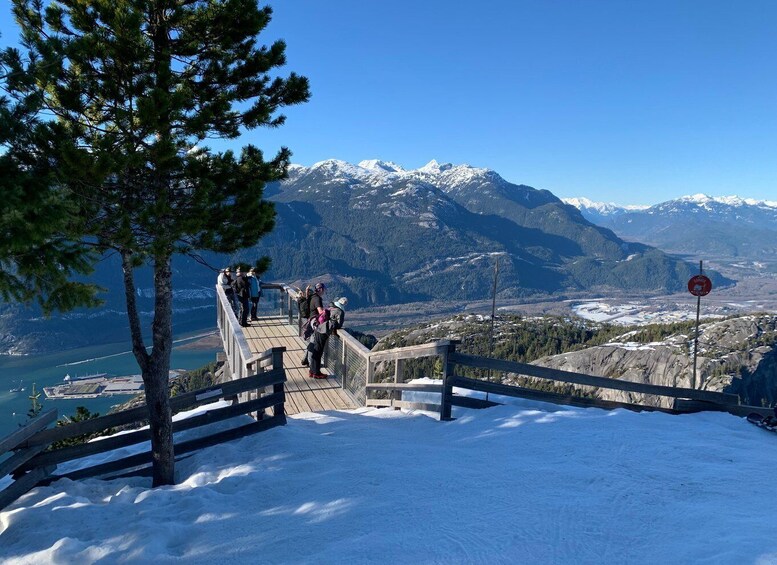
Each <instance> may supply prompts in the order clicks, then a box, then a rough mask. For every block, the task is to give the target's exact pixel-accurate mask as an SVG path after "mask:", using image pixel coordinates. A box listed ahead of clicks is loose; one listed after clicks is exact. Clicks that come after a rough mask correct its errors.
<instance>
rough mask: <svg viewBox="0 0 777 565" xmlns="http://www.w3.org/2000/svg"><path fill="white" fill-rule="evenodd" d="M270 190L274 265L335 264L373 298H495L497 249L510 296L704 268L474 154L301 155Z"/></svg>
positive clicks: (340, 277) (365, 300)
mask: <svg viewBox="0 0 777 565" xmlns="http://www.w3.org/2000/svg"><path fill="white" fill-rule="evenodd" d="M266 196H267V197H268V198H269V199H270V200H272V201H274V202H275V204H276V210H277V213H278V217H277V222H276V229H275V231H274V232H273V233H272V234H270V235H269V236H267V237H266V238H265V239H264V240H263V242H262V244H261V246H260V250H261V251H265V252H267V253H269V254H270V256H271V258H272V260H273V267H272V273H271V276H272V277H274V278H276V279H281V280H282V279H286V280H289V279H292V280H293V279H295V278H303V277H304V278H305V279H309V278H311V277H322V276H331V278H332V281H333V282H334V283H335V284H336V285H339V288H342V290H343V291H346V292H348V293H349V295H350V296H351V297H353V298H355V299H356V301H357V302H356V303H357V304H362V305H364V304H392V303H397V302H403V301H409V300H428V299H434V298H445V297H452V299H453V300H456V301H460V300H473V299H483V298H486V297H488V296H489V294H490V288H491V284H492V276H493V268H494V263H495V260H496V258H499V261H500V289H501V291H500V294H501V295H502V296H505V297H521V296H528V295H532V294H537V293H545V294H547V293H553V292H558V291H564V290H584V289H592V288H610V289H623V290H626V289H628V290H639V291H647V292H649V291H662V292H663V291H667V290H679V289H681V288H682V287H683V285H684V284H685V281H686V280H687V276H688V275H689V273H690V272H691V270H692V267H690V266H689V265H687V264H685V263H682V262H680V261H677V260H676V259H673V258H670V257H668V256H667V255H666V254H664V253H662V252H661V251H659V250H656V249H652V248H650V247H648V246H645V245H641V244H638V243H627V242H624V241H623V240H622V239H620V238H618V237H617V236H616V235H615V234H614V233H612V232H611V231H610V230H608V229H603V228H601V227H598V226H595V225H593V224H592V223H590V222H589V221H587V220H586V219H585V218H584V217H583V216H582V215H581V214H580V213H579V212H578V211H577V210H576V209H574V208H572V207H570V206H567V205H565V204H564V203H563V202H562V201H561V200H560V199H558V198H557V197H556V196H554V195H553V194H552V193H551V192H549V191H547V190H537V189H535V188H532V187H530V186H525V185H516V184H512V183H510V182H508V181H506V180H505V179H503V178H502V177H501V176H500V175H499V174H497V173H496V172H495V171H493V170H490V169H485V168H477V167H472V166H470V165H452V164H450V163H445V164H441V163H438V162H437V161H431V162H429V163H428V164H426V165H424V166H423V167H420V168H418V169H412V170H406V169H404V168H402V167H401V166H399V165H397V164H396V163H392V162H388V161H379V160H368V161H361V162H360V163H358V164H351V163H347V162H344V161H339V160H335V159H330V160H326V161H322V162H320V163H316V164H314V165H312V166H311V167H303V166H299V165H293V166H292V167H291V168H290V170H289V175H288V179H287V180H285V181H283V182H281V183H277V184H275V185H272V186H268V187H267V190H266ZM256 251H258V250H251V251H249V253H255V252H256ZM303 281H304V279H303ZM719 282H724V281H719Z"/></svg>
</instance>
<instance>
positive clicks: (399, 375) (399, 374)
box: [391, 359, 405, 410]
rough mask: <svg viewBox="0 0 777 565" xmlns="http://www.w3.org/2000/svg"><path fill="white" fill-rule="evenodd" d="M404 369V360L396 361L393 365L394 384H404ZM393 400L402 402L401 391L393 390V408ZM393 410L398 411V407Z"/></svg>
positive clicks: (392, 401) (392, 402)
mask: <svg viewBox="0 0 777 565" xmlns="http://www.w3.org/2000/svg"><path fill="white" fill-rule="evenodd" d="M404 368H405V360H404V359H397V360H396V361H395V364H394V384H399V383H402V382H404V378H403V373H404ZM395 400H402V391H401V390H394V391H392V393H391V405H392V406H394V401H395ZM394 410H399V406H394Z"/></svg>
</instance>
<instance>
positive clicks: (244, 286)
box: [233, 267, 251, 328]
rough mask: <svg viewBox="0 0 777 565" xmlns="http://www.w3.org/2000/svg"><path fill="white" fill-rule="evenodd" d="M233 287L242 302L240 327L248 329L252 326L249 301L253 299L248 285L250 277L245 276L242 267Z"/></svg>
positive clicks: (238, 269)
mask: <svg viewBox="0 0 777 565" xmlns="http://www.w3.org/2000/svg"><path fill="white" fill-rule="evenodd" d="M233 287H234V289H235V294H236V295H237V298H238V300H239V301H240V325H241V326H243V327H244V328H247V327H249V326H250V324H249V323H248V301H249V299H250V298H251V289H250V287H249V284H248V277H247V276H245V274H244V273H243V271H242V270H241V269H240V267H238V268H237V276H236V277H235V282H234V284H233Z"/></svg>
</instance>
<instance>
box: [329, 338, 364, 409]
mask: <svg viewBox="0 0 777 565" xmlns="http://www.w3.org/2000/svg"><path fill="white" fill-rule="evenodd" d="M367 354H369V350H368V349H367V348H366V347H364V346H363V345H362V344H361V343H359V341H357V340H356V339H355V338H353V337H351V335H350V334H348V333H347V332H345V331H344V330H341V331H340V334H339V335H333V336H330V338H329V340H328V341H327V343H326V351H325V352H324V358H323V361H324V364H325V366H326V368H327V369H329V371H330V372H331V373H333V374H335V375H337V376H338V377H340V379H341V383H342V387H343V389H345V390H346V391H347V392H348V393H349V394H350V395H351V396H352V397H353V399H354V400H355V401H356V402H357V403H358V404H359V405H360V406H364V402H365V400H366V398H367V394H366V388H365V387H366V384H367Z"/></svg>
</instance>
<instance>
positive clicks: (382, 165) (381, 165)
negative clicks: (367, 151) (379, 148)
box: [359, 159, 405, 173]
mask: <svg viewBox="0 0 777 565" xmlns="http://www.w3.org/2000/svg"><path fill="white" fill-rule="evenodd" d="M359 166H360V167H361V168H362V169H367V170H368V171H373V172H378V173H404V172H405V169H404V168H403V167H402V166H401V165H397V164H396V163H393V162H391V161H381V160H380V159H367V160H365V161H360V162H359Z"/></svg>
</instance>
